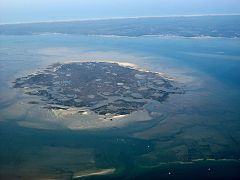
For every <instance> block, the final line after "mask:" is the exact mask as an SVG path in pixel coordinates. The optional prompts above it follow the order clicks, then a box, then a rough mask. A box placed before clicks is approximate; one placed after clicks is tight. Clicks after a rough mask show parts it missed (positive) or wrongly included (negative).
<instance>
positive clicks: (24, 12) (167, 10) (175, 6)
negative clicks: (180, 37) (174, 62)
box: [0, 0, 240, 24]
mask: <svg viewBox="0 0 240 180" xmlns="http://www.w3.org/2000/svg"><path fill="white" fill-rule="evenodd" d="M196 14H240V1H238V0H211V1H209V0H194V1H193V0H181V1H179V0H172V1H171V2H169V1H167V0H149V1H147V2H146V1H142V0H140V1H139V0H131V1H127V0H115V1H114V2H113V1H111V0H88V1H86V0H82V1H77V0H68V1H67V0H48V1H41V0H35V1H30V0H21V1H17V0H0V23H1V24H5V23H20V22H39V21H66V20H76V19H78V20H83V19H102V18H119V17H142V16H172V15H196Z"/></svg>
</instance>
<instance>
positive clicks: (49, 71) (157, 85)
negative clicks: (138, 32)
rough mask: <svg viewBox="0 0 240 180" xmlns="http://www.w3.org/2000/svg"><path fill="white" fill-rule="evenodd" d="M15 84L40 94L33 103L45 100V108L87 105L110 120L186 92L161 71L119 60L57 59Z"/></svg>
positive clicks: (27, 90)
mask: <svg viewBox="0 0 240 180" xmlns="http://www.w3.org/2000/svg"><path fill="white" fill-rule="evenodd" d="M13 87H14V88H23V89H24V90H25V91H24V92H25V94H28V95H31V96H39V97H40V98H41V99H40V102H36V101H29V103H30V104H44V106H43V108H46V109H50V110H63V111H67V110H68V109H72V108H75V109H76V108H77V109H78V113H79V114H84V113H86V109H87V110H88V111H91V112H94V113H95V114H97V115H99V116H104V118H105V119H107V118H108V119H110V120H113V117H123V116H125V115H129V114H131V113H133V112H136V111H141V110H144V107H145V105H146V104H148V103H149V102H158V103H162V102H163V101H165V100H166V99H167V98H168V97H169V95H171V94H181V93H184V90H183V89H182V88H180V87H178V86H176V85H175V83H174V81H173V80H170V79H168V78H166V77H164V76H163V75H162V74H160V73H157V72H149V71H146V70H142V69H139V68H135V67H133V66H129V65H127V66H126V65H122V64H121V63H116V62H69V63H55V64H52V65H50V66H49V67H47V68H46V69H44V70H42V71H39V72H37V73H33V74H29V75H27V76H24V77H20V78H17V79H16V80H15V81H14V85H13ZM83 109H84V110H83ZM152 115H154V113H152ZM109 117H110V118H109Z"/></svg>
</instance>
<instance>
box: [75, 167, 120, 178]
mask: <svg viewBox="0 0 240 180" xmlns="http://www.w3.org/2000/svg"><path fill="white" fill-rule="evenodd" d="M115 171H116V169H115V168H112V169H100V170H98V171H95V172H86V173H76V174H75V175H74V176H73V179H78V178H83V177H89V176H102V175H108V174H113V173H114V172H115Z"/></svg>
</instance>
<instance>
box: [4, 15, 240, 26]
mask: <svg viewBox="0 0 240 180" xmlns="http://www.w3.org/2000/svg"><path fill="white" fill-rule="evenodd" d="M202 16H203V17H204V16H240V13H228V14H185V15H184V14H183V15H180V14H179V15H162V16H128V17H127V16H126V17H110V18H83V19H65V20H64V19H62V20H43V21H26V22H14V23H1V22H0V25H18V24H37V23H55V22H74V21H79V22H81V21H82V22H84V21H101V20H119V19H141V18H168V17H169V18H170V17H202Z"/></svg>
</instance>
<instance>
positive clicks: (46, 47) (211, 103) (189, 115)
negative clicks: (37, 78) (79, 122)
mask: <svg viewBox="0 0 240 180" xmlns="http://www.w3.org/2000/svg"><path fill="white" fill-rule="evenodd" d="M69 61H117V62H128V63H132V64H136V65H138V66H139V67H141V68H143V69H145V70H150V71H154V72H161V73H163V74H164V75H165V76H167V77H169V78H172V79H174V80H175V81H177V82H178V83H181V84H182V85H183V87H184V89H185V91H186V92H185V93H184V94H182V95H174V96H171V97H169V99H167V100H166V102H163V103H162V104H161V106H160V107H159V108H160V110H161V112H162V113H163V114H164V116H163V118H162V119H155V120H152V121H150V122H139V123H134V124H129V125H127V126H124V127H119V128H114V129H94V130H79V131H78V130H69V129H66V128H64V127H63V126H60V125H59V124H58V122H51V123H49V122H48V121H46V120H45V118H46V117H45V116H44V114H39V115H38V116H35V115H32V114H31V112H32V111H33V110H31V109H28V106H24V103H23V102H24V98H26V97H25V96H24V95H23V93H22V92H21V91H19V90H18V89H14V88H12V85H13V84H12V82H13V81H14V80H15V79H16V78H17V77H21V76H23V75H27V74H29V73H33V72H35V71H37V70H40V69H42V68H46V67H47V66H48V65H51V64H53V63H55V62H69ZM0 69H1V71H0V142H1V143H0V159H1V161H0V179H37V178H55V179H78V178H79V177H80V176H82V175H84V177H83V179H85V178H86V179H88V178H89V179H160V178H163V179H168V178H169V179H174V178H176V179H181V178H182V179H191V178H194V179H198V178H199V179H204V178H205V179H206V178H211V179H219V178H223V179H230V178H232V179H238V178H240V173H239V170H240V161H239V158H240V39H239V38H226V37H201V36H200V37H180V36H139V37H127V36H101V35H94V36H93V35H70V34H69V35H63V34H51V33H50V34H42V35H0ZM29 117H30V118H29ZM39 122H41V123H39ZM104 169H114V173H113V174H109V175H108V174H106V175H102V176H87V175H88V174H91V173H93V172H98V171H100V170H104ZM85 175H86V176H85ZM80 179H81V178H80Z"/></svg>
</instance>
